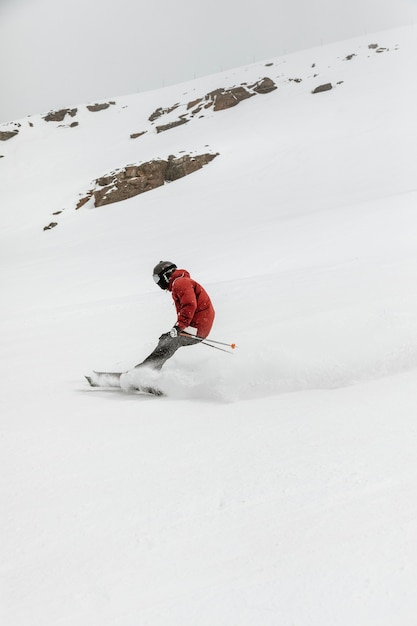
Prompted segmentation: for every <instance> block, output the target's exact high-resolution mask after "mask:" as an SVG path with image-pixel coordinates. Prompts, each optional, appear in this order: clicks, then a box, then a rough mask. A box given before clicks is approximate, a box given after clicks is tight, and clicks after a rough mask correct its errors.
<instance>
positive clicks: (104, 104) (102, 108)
mask: <svg viewBox="0 0 417 626" xmlns="http://www.w3.org/2000/svg"><path fill="white" fill-rule="evenodd" d="M111 104H116V103H115V102H113V101H112V102H102V103H96V104H88V105H87V109H88V110H89V111H91V113H96V112H97V111H105V110H106V109H108V108H109V106H110V105H111Z"/></svg>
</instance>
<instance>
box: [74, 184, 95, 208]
mask: <svg viewBox="0 0 417 626" xmlns="http://www.w3.org/2000/svg"><path fill="white" fill-rule="evenodd" d="M92 195H93V190H92V189H90V190H89V191H87V194H86V195H85V196H83V197H82V198H80V200H78V202H77V206H76V207H75V210H77V209H81V207H82V206H84V204H87V202H88V201H89V200H90V198H91V196H92Z"/></svg>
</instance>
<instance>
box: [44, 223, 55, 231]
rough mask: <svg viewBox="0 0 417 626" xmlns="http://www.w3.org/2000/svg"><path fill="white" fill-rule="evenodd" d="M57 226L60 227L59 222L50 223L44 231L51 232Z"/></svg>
mask: <svg viewBox="0 0 417 626" xmlns="http://www.w3.org/2000/svg"><path fill="white" fill-rule="evenodd" d="M55 226H58V222H50V223H49V224H48V226H44V227H43V229H44V230H51V229H52V228H55Z"/></svg>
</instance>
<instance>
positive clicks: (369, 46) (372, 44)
mask: <svg viewBox="0 0 417 626" xmlns="http://www.w3.org/2000/svg"><path fill="white" fill-rule="evenodd" d="M368 48H369V49H370V50H376V48H378V44H377V43H370V44H369V45H368Z"/></svg>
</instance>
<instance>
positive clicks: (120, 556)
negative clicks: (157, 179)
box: [0, 28, 417, 626]
mask: <svg viewBox="0 0 417 626" xmlns="http://www.w3.org/2000/svg"><path fill="white" fill-rule="evenodd" d="M416 67H417V38H416V32H415V30H414V29H413V28H404V29H397V30H393V31H387V32H384V33H378V34H377V35H372V36H367V37H366V38H361V39H355V40H350V41H345V42H340V43H338V44H333V45H330V46H325V47H321V48H317V49H312V50H307V51H303V52H300V53H297V54H292V55H289V56H287V57H285V58H284V57H282V58H276V59H267V60H265V61H264V62H262V63H258V64H254V65H250V66H248V67H241V68H237V69H236V70H233V71H229V72H225V73H223V74H218V75H213V76H209V77H205V78H202V79H199V80H195V81H193V82H190V83H186V84H181V85H177V86H174V87H169V88H165V89H161V90H157V91H153V92H148V93H143V94H137V95H132V96H129V97H123V98H114V100H113V101H112V102H114V104H111V105H109V106H108V107H107V108H105V109H103V110H99V111H90V110H88V109H87V107H86V106H85V105H76V106H72V105H71V106H70V103H69V108H70V109H71V110H72V109H73V108H77V113H76V115H74V116H72V115H70V114H67V115H66V116H65V117H64V119H63V120H61V121H58V122H54V121H49V122H48V121H45V119H44V117H45V115H46V114H45V115H42V116H41V115H34V116H32V117H28V118H25V119H23V120H19V121H18V122H11V123H10V124H3V125H1V126H0V137H1V133H15V131H18V133H17V134H15V135H14V136H11V137H9V136H7V135H3V138H4V139H3V141H0V156H1V157H2V158H0V180H1V185H0V219H1V232H0V237H1V242H0V249H1V257H2V258H1V266H0V272H1V274H0V281H1V282H0V288H1V294H2V307H1V328H2V337H1V360H0V378H1V381H2V393H1V439H0V441H1V443H0V446H1V450H0V453H1V454H0V458H1V473H0V476H1V489H0V492H1V508H2V516H1V522H0V524H1V534H0V538H1V539H0V556H1V558H0V564H1V565H0V568H1V584H0V593H1V602H0V617H1V622H2V624H7V625H8V626H27V625H28V624H30V626H45V625H47V626H53V625H58V624H60V625H62V626H64V625H65V626H66V625H68V626H86V625H88V626H93V625H97V626H114V625H117V626H138V625H145V624H146V625H147V626H168V625H169V626H177V625H178V626H184V625H185V626H188V625H193V626H195V625H198V626H230V625H231V624H236V625H238V626H254V624H260V625H262V626H276V625H277V624H279V625H280V626H281V625H282V626H290V625H296V626H316V625H320V626H335V624H337V625H338V626H341V625H343V626H345V625H346V626H348V625H349V626H352V625H353V624H354V625H355V626H371V625H375V626H393V625H394V624H399V625H401V626H414V625H415V620H416V617H415V615H416V612H417V600H416V595H415V580H416V578H417V547H416V546H417V499H416V495H415V494H416V487H417V461H416V445H417V425H416V416H417V408H416V407H417V385H416V383H417V295H416V289H415V285H416V281H417V214H416V210H415V206H416V200H417V181H416V174H415V163H416V156H417V155H416V152H417V125H416V122H415V101H416V96H417V87H416V83H415V79H414V76H415V73H416ZM265 77H267V78H269V79H270V80H271V81H273V82H274V83H275V85H276V87H277V88H276V89H274V90H272V91H270V92H269V93H259V94H256V95H253V96H252V97H250V98H247V99H244V100H242V101H241V102H239V104H238V105H237V106H234V107H233V108H228V109H226V110H217V111H216V110H214V107H213V106H210V107H209V106H207V107H206V108H205V107H204V106H203V107H202V108H201V110H199V111H198V112H196V113H195V114H194V115H191V108H188V104H189V103H190V102H194V101H196V100H199V99H200V98H203V97H204V96H206V95H207V94H209V93H212V92H213V91H215V90H217V89H219V88H224V89H232V88H236V87H241V86H244V87H245V86H246V87H248V86H252V85H254V84H255V83H256V82H257V81H260V80H262V79H263V78H265ZM322 85H327V86H329V85H331V87H332V88H331V89H327V90H325V91H322V92H319V93H313V91H314V90H315V89H316V88H317V87H319V86H322ZM204 102H205V103H207V101H204ZM174 105H176V108H175V109H173V108H172V107H174ZM195 106H197V105H195ZM158 109H161V110H162V111H163V114H162V117H163V120H164V122H163V123H172V122H176V121H178V120H179V119H181V117H180V116H181V115H182V116H183V118H182V119H185V118H187V122H186V123H183V124H181V125H178V126H175V127H173V128H170V129H167V130H164V131H163V132H157V129H156V124H155V123H153V122H152V121H151V120H150V119H149V118H150V116H151V115H152V113H153V112H155V111H157V110H158ZM75 122H77V123H76V124H75ZM158 123H159V122H158ZM161 123H162V122H161ZM142 132H143V133H144V134H141V135H140V136H138V137H136V138H131V135H132V134H133V135H136V134H139V133H142ZM6 137H7V138H6ZM203 153H212V154H217V155H218V156H216V158H215V159H214V160H213V161H212V162H210V163H208V164H207V165H205V166H204V167H203V168H202V169H201V170H199V171H197V172H194V173H192V174H190V175H189V176H185V177H183V178H180V179H179V180H175V181H174V182H170V183H169V184H168V183H166V184H164V185H162V186H159V187H158V188H156V189H153V190H152V191H149V192H147V193H143V194H141V195H137V196H135V197H131V198H129V199H127V200H123V201H121V202H117V203H113V204H107V205H105V206H100V207H95V206H94V202H93V197H92V196H91V198H90V199H89V200H88V201H87V202H86V203H85V204H84V205H83V206H81V207H80V208H78V209H76V206H77V203H78V202H79V201H80V199H81V198H83V197H85V195H86V194H87V192H89V191H91V190H92V188H93V187H94V185H95V184H96V183H95V181H97V179H100V177H105V176H107V175H109V174H110V173H111V172H114V171H116V170H120V169H122V168H125V167H126V166H128V165H132V164H135V165H140V164H141V163H145V162H148V161H150V160H155V159H168V157H169V156H171V155H172V156H175V157H181V156H182V155H185V154H190V155H198V154H203ZM54 224H55V225H54ZM45 226H51V227H50V228H49V229H48V230H44V227H45ZM161 259H164V260H170V261H173V262H175V263H176V264H177V265H178V266H179V267H184V268H186V269H188V270H189V271H190V272H191V275H192V276H193V277H194V278H195V279H196V280H198V281H199V282H201V283H202V284H203V285H204V287H205V288H206V289H207V291H208V292H209V294H210V295H211V297H212V300H213V303H214V306H215V308H216V320H215V324H214V328H213V331H212V338H213V339H218V340H220V341H226V342H236V344H237V346H238V347H237V349H236V350H235V351H234V353H233V354H232V355H228V354H224V353H223V352H220V351H218V350H214V349H211V348H209V347H207V346H204V345H200V346H196V347H192V348H186V349H183V350H180V351H179V352H178V353H177V354H176V355H175V356H174V357H173V358H172V359H171V360H170V361H169V362H168V363H167V364H166V366H165V367H164V369H163V370H162V372H161V374H160V376H159V379H158V385H159V386H160V387H161V388H162V389H163V390H164V391H165V392H166V394H167V395H166V397H163V398H157V397H149V396H143V395H138V394H134V393H127V392H125V391H123V390H120V389H119V390H114V389H113V390H110V389H98V390H96V389H91V388H89V387H88V385H87V383H86V381H85V380H84V378H83V375H84V374H88V373H89V372H90V371H91V370H92V369H98V370H118V371H125V370H128V369H129V368H131V367H132V366H133V365H134V364H136V363H138V362H139V361H141V360H142V359H143V358H144V357H145V356H146V355H147V354H148V353H149V352H150V351H151V350H152V349H153V347H154V346H155V344H156V341H157V339H158V337H159V335H160V334H161V333H162V332H166V331H167V330H169V329H170V328H171V326H172V325H173V324H174V322H175V314H174V309H173V306H172V302H171V298H170V295H169V294H166V293H164V292H162V291H161V290H159V289H158V288H157V287H155V284H154V283H153V281H152V275H151V274H152V268H153V267H154V265H155V264H156V263H157V262H158V261H160V260H161Z"/></svg>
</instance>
